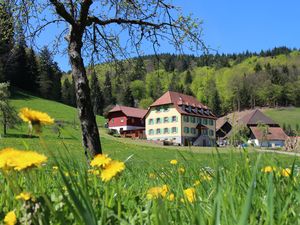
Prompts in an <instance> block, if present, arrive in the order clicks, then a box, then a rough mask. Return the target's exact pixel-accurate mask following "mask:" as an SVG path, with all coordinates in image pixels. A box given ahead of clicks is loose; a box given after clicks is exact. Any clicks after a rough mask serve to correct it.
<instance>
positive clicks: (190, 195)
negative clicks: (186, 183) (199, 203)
mask: <svg viewBox="0 0 300 225" xmlns="http://www.w3.org/2000/svg"><path fill="white" fill-rule="evenodd" d="M183 193H184V196H185V197H186V199H187V200H188V201H189V202H191V203H192V202H194V201H195V200H196V190H195V188H188V189H185V190H184V191H183Z"/></svg>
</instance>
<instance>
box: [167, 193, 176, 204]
mask: <svg viewBox="0 0 300 225" xmlns="http://www.w3.org/2000/svg"><path fill="white" fill-rule="evenodd" d="M174 199H175V195H174V194H173V193H171V194H169V196H168V200H169V201H170V202H173V201H174Z"/></svg>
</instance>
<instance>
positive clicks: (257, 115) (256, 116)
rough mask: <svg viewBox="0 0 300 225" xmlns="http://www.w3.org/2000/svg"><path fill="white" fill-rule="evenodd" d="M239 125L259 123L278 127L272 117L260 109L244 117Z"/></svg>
mask: <svg viewBox="0 0 300 225" xmlns="http://www.w3.org/2000/svg"><path fill="white" fill-rule="evenodd" d="M239 123H243V124H245V125H257V124H259V123H263V124H266V125H277V123H275V122H274V121H273V120H272V119H271V118H270V117H268V116H266V115H265V114H263V113H262V112H261V111H260V110H259V109H256V110H253V111H252V112H250V113H249V114H247V115H245V116H243V117H242V118H241V119H239Z"/></svg>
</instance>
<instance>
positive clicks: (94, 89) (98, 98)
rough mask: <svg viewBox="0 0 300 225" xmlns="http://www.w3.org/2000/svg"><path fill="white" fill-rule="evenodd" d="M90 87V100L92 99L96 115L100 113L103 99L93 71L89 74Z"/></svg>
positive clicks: (101, 112)
mask: <svg viewBox="0 0 300 225" xmlns="http://www.w3.org/2000/svg"><path fill="white" fill-rule="evenodd" d="M90 87H91V101H92V105H93V110H94V113H95V114H98V115H102V114H103V106H104V104H103V103H104V100H103V95H102V92H101V89H100V86H99V81H98V78H97V75H96V73H95V72H93V73H92V75H91V80H90Z"/></svg>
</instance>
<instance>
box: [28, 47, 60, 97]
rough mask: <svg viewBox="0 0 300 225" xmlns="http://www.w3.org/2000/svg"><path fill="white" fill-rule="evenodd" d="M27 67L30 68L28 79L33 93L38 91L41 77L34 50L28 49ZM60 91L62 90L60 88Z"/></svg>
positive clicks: (29, 88)
mask: <svg viewBox="0 0 300 225" xmlns="http://www.w3.org/2000/svg"><path fill="white" fill-rule="evenodd" d="M27 69H28V79H29V80H30V83H29V84H28V89H27V90H29V91H31V92H33V93H37V92H38V78H39V66H38V62H37V58H36V54H35V52H34V50H33V49H32V48H31V49H28V51H27ZM59 92H60V90H59Z"/></svg>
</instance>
